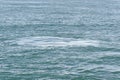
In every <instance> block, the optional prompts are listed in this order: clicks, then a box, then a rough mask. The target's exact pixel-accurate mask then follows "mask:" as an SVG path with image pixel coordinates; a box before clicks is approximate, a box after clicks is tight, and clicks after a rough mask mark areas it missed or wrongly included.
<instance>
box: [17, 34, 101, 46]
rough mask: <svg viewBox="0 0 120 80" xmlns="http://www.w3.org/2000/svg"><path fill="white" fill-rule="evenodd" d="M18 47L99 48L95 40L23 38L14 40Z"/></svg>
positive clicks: (47, 37)
mask: <svg viewBox="0 0 120 80" xmlns="http://www.w3.org/2000/svg"><path fill="white" fill-rule="evenodd" d="M16 43H17V44H18V45H24V46H38V47H79V46H82V47H86V46H93V47H97V46H99V42H98V41H95V40H82V39H74V38H61V37H50V36H41V37H25V38H20V39H18V40H16Z"/></svg>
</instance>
